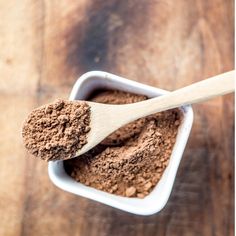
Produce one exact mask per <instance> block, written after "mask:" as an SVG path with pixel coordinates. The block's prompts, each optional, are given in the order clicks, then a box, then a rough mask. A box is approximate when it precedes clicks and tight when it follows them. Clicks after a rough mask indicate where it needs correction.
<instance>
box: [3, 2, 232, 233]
mask: <svg viewBox="0 0 236 236" xmlns="http://www.w3.org/2000/svg"><path fill="white" fill-rule="evenodd" d="M233 8H234V2H233V1H232V0H197V1H195V0H188V1H186V0H178V1H171V0H160V1H159V0H152V1H151V0H148V1H138V0H127V1H120V0H112V1H102V0H100V1H98V0H96V1H90V0H87V1H86V0H80V1H66V0H61V1H54V0H51V1H42V0H39V1H27V0H22V1H13V0H8V1H3V0H0V16H1V21H0V33H1V37H0V73H1V79H0V108H1V116H0V235H4V236H18V235H22V236H31V235H34V236H37V235H44V236H46V235H50V236H54V235H62V236H64V235H83V236H84V235H85V236H100V235H102V236H105V235H114V236H123V235H129V236H143V235H145V236H152V235H155V236H157V235H158V236H160V235H161V236H162V235H168V236H175V235H179V236H184V235H186V236H191V235H194V236H195V235H196V236H199V235H204V236H205V235H206V236H208V235H219V236H222V235H225V236H226V235H233V234H234V231H233V230H234V229H233V226H234V213H233V209H234V200H233V199H234V194H233V193H234V159H233V156H234V151H233V150H234V100H233V99H234V96H233V95H227V96H224V97H220V98H216V99H213V100H211V101H209V102H205V103H202V104H199V105H194V114H195V118H194V125H193V130H192V133H191V136H190V140H189V142H188V144H187V147H186V150H185V153H184V156H183V159H182V162H181V165H180V168H179V171H178V175H177V179H176V182H175V184H174V189H173V191H172V194H171V197H170V199H169V202H168V204H167V205H166V207H165V208H164V209H163V210H162V211H161V212H160V213H159V214H156V215H153V216H149V217H142V216H135V215H131V214H129V213H125V212H121V211H119V210H116V209H113V208H111V207H109V206H105V205H102V204H99V203H96V202H93V201H91V200H87V199H85V198H82V197H77V196H74V195H72V194H69V193H66V192H63V191H62V190H60V189H58V188H56V187H55V186H54V185H53V184H52V183H51V182H50V180H49V178H48V175H47V164H46V163H44V162H42V161H38V160H34V159H33V158H31V157H29V155H28V154H27V153H26V151H25V150H24V148H23V146H22V141H21V135H20V130H21V124H22V121H23V119H24V118H25V116H26V115H27V114H28V113H29V112H30V110H31V109H32V108H34V107H37V106H38V105H41V104H43V103H45V102H48V101H51V100H53V99H54V98H56V97H62V98H67V97H68V94H69V92H70V90H71V87H72V85H73V83H74V82H75V80H76V78H77V77H79V76H80V75H81V74H82V73H84V72H86V71H89V70H94V69H99V70H106V71H109V72H112V73H115V74H118V75H121V76H124V77H126V78H129V79H132V80H136V81H140V82H143V83H146V84H149V85H153V86H157V87H160V88H163V89H168V90H172V89H176V88H180V87H181V86H184V85H188V84H190V83H192V82H196V81H199V80H201V79H204V78H207V77H209V76H213V75H215V74H218V73H221V72H225V71H228V70H231V69H233V66H234V54H233V50H234V35H233V33H234V25H233V20H234V12H233ZM157 201H158V199H157Z"/></svg>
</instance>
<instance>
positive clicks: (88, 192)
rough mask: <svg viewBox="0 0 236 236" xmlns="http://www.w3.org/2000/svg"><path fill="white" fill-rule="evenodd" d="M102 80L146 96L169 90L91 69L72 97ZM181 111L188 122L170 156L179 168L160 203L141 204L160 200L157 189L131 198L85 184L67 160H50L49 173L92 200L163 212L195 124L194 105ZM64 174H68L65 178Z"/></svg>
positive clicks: (136, 210)
mask: <svg viewBox="0 0 236 236" xmlns="http://www.w3.org/2000/svg"><path fill="white" fill-rule="evenodd" d="M101 81H102V82H103V86H100V88H98V87H97V89H101V88H110V89H111V85H113V87H114V88H116V89H119V88H117V87H119V86H117V85H118V84H119V85H120V86H121V85H122V86H123V85H127V87H126V88H125V89H120V90H123V91H127V92H131V91H130V88H132V89H131V90H137V91H133V92H134V93H140V94H145V91H146V95H147V96H149V97H152V96H157V94H159V95H163V94H166V93H168V91H166V90H163V89H159V88H155V87H152V86H149V85H146V84H142V83H139V82H136V81H132V80H128V79H125V78H123V77H120V76H117V75H114V74H111V73H108V72H104V71H90V72H87V73H85V74H83V75H82V76H81V77H79V78H78V79H77V81H76V82H75V84H74V86H73V88H72V91H71V93H70V96H69V100H76V99H78V92H79V91H80V90H81V88H82V89H83V87H86V86H87V88H86V89H87V91H88V89H90V88H91V84H93V83H95V84H96V83H97V82H99V83H100V82H101ZM99 83H97V85H95V86H98V85H99ZM122 86H121V87H122ZM86 89H85V90H86ZM95 90H96V89H95ZM144 90H145V91H144ZM148 91H149V92H150V93H149V95H148V94H147V93H148ZM151 91H153V93H151ZM89 93H92V90H90V91H89ZM80 96H82V97H85V95H84V94H82V95H80ZM79 99H81V97H79ZM181 110H182V111H183V114H184V121H183V122H182V124H181V128H179V130H178V136H177V139H176V143H175V145H174V148H173V150H172V154H171V157H170V158H172V159H174V158H175V157H176V160H177V161H176V163H177V165H175V168H174V167H173V168H172V169H173V170H172V171H173V173H169V175H170V174H171V175H172V179H171V178H170V177H169V181H168V183H169V185H170V187H169V190H168V191H166V193H165V194H163V196H164V197H162V199H161V200H160V199H159V202H158V204H156V205H152V204H151V205H150V206H149V207H147V206H146V207H143V206H142V207H140V205H142V203H143V202H144V201H146V202H150V201H154V199H153V198H154V197H152V198H151V197H150V196H152V195H154V196H155V199H156V195H155V192H154V190H153V191H152V192H151V193H150V194H149V195H147V196H146V197H145V198H143V199H139V198H128V197H123V196H117V195H114V194H110V193H107V192H104V191H101V190H98V189H94V188H92V187H88V186H85V185H83V184H81V183H78V182H76V181H75V180H74V179H73V178H71V177H70V176H68V175H67V174H66V173H65V170H64V166H63V161H56V162H49V163H48V174H49V178H50V180H51V181H52V182H53V183H54V184H55V185H56V186H57V187H59V188H61V189H63V190H64V191H67V192H70V193H74V194H76V195H79V196H83V197H86V198H89V199H91V200H94V201H97V202H100V203H103V204H106V205H109V206H112V207H114V208H118V209H120V210H123V211H126V212H130V213H133V214H137V215H152V214H154V213H157V212H159V211H160V210H161V209H162V208H164V206H165V205H166V203H167V201H168V199H169V197H170V194H171V191H172V189H173V184H174V181H175V178H176V174H177V170H178V168H179V164H180V161H181V159H182V155H183V151H184V149H185V146H186V143H187V140H188V137H189V134H190V131H191V127H192V123H193V110H192V107H191V106H190V105H187V106H183V107H181ZM182 130H183V131H182ZM181 132H182V133H183V134H182V136H183V137H182V140H180V138H178V137H179V135H180V134H179V133H181ZM177 149H178V150H177ZM177 151H178V153H177ZM173 163H174V162H173ZM173 165H174V164H173ZM168 167H169V165H168V166H167V168H166V169H168ZM166 169H165V171H164V173H163V175H162V177H161V180H162V179H163V176H164V174H165V173H166ZM169 169H170V168H169ZM63 171H64V172H63ZM62 176H64V177H62ZM161 180H160V181H159V182H158V183H157V185H156V186H155V187H154V189H156V188H157V187H158V186H159V185H160V182H161ZM161 183H162V182H161ZM131 203H132V204H131Z"/></svg>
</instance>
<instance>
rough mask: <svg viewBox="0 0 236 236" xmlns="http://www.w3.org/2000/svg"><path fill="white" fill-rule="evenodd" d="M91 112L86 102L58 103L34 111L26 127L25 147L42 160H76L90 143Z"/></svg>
mask: <svg viewBox="0 0 236 236" xmlns="http://www.w3.org/2000/svg"><path fill="white" fill-rule="evenodd" d="M89 122H90V109H89V106H88V104H87V103H86V102H83V101H73V102H70V101H64V100H57V101H55V102H54V103H52V104H48V105H45V106H42V107H39V108H37V109H35V110H34V111H32V112H31V114H30V115H29V117H28V118H27V120H26V121H25V123H24V125H23V130H22V136H23V141H24V144H25V147H26V148H27V149H28V151H29V152H30V153H31V154H33V155H34V156H36V157H40V158H41V159H43V160H47V161H51V160H65V159H69V158H71V157H73V156H74V155H75V153H76V151H77V150H79V149H81V148H82V147H83V146H84V145H85V144H86V143H87V137H86V134H87V133H88V132H89V130H90V127H89Z"/></svg>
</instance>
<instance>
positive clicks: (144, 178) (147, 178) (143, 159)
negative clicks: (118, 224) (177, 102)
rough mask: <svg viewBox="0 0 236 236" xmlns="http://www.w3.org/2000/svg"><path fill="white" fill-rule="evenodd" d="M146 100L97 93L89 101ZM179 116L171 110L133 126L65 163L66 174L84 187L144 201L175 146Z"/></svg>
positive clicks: (138, 97) (133, 123)
mask: <svg viewBox="0 0 236 236" xmlns="http://www.w3.org/2000/svg"><path fill="white" fill-rule="evenodd" d="M145 99H147V97H145V96H142V95H135V94H131V93H126V92H121V91H105V92H100V93H98V94H96V95H95V96H93V97H92V98H91V100H92V101H95V102H100V103H109V104H127V103H134V102H138V101H142V100H145ZM180 121H181V112H180V110H178V109H173V110H169V111H165V112H161V113H157V114H155V115H152V116H148V117H145V118H142V119H139V120H137V121H135V122H132V123H130V124H128V125H126V126H124V127H122V128H120V129H119V130H117V131H116V132H114V133H113V134H111V135H110V136H109V137H107V138H106V139H105V140H104V141H103V142H102V143H100V144H99V145H97V146H96V147H95V148H93V149H92V150H90V151H89V152H87V153H86V154H84V155H82V156H80V157H79V158H75V159H71V160H67V161H65V162H64V165H65V169H66V171H67V173H68V174H69V175H70V176H72V177H73V178H74V179H75V180H76V181H78V182H81V183H83V184H85V185H88V186H91V187H94V188H97V189H100V190H103V191H106V192H109V193H113V194H117V195H122V196H127V197H139V198H143V197H145V196H146V195H148V194H149V193H150V192H151V191H152V189H153V188H154V186H155V185H156V184H157V183H158V181H159V180H160V178H161V176H162V174H163V172H164V170H165V168H166V166H167V165H168V162H169V158H170V155H171V152H172V149H173V146H174V143H175V139H176V134H177V131H178V127H179V125H180Z"/></svg>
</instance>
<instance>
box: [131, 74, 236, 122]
mask: <svg viewBox="0 0 236 236" xmlns="http://www.w3.org/2000/svg"><path fill="white" fill-rule="evenodd" d="M234 89H235V75H234V71H229V72H226V73H224V74H220V75H217V76H214V77H211V78H209V79H206V80H203V81H200V82H197V83H194V84H192V85H189V86H187V87H184V88H181V89H178V90H175V91H174V92H171V93H169V94H167V95H163V96H160V97H157V98H152V99H149V100H147V101H143V102H139V103H134V104H131V105H128V106H130V107H129V109H130V110H132V114H129V115H131V116H132V118H131V119H132V120H134V119H138V118H140V117H144V116H147V115H151V114H154V113H156V112H160V111H164V110H168V109H172V108H176V107H179V106H182V105H187V104H193V103H197V102H201V101H205V100H208V99H211V98H213V97H216V96H219V95H224V94H227V93H231V92H233V91H234ZM127 112H128V111H127ZM127 115H128V114H127Z"/></svg>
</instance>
